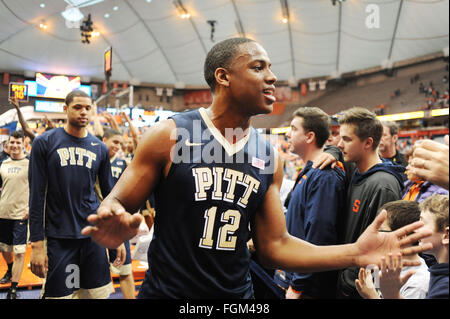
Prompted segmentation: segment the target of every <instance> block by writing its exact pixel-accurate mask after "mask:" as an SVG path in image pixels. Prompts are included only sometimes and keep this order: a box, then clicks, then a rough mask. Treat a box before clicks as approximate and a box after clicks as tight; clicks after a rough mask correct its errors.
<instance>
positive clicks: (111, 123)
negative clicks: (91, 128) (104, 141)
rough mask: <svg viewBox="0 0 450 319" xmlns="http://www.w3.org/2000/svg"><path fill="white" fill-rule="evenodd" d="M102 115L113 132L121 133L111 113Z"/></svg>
mask: <svg viewBox="0 0 450 319" xmlns="http://www.w3.org/2000/svg"><path fill="white" fill-rule="evenodd" d="M102 115H103V116H104V117H105V118H106V120H107V121H108V122H109V125H110V126H111V128H112V129H113V130H116V131H119V132H121V130H120V128H119V124H117V121H116V119H115V118H114V116H112V115H111V113H109V112H103V113H102Z"/></svg>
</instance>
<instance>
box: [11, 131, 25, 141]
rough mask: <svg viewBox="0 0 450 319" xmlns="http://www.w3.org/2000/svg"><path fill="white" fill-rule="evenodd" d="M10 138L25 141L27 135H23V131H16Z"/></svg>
mask: <svg viewBox="0 0 450 319" xmlns="http://www.w3.org/2000/svg"><path fill="white" fill-rule="evenodd" d="M9 137H14V138H20V139H22V140H23V139H24V138H25V135H24V134H23V132H22V131H14V132H12V133H11V135H9ZM8 140H9V138H8Z"/></svg>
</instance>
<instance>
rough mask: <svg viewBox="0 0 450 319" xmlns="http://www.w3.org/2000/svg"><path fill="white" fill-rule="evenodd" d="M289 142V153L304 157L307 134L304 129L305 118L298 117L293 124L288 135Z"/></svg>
mask: <svg viewBox="0 0 450 319" xmlns="http://www.w3.org/2000/svg"><path fill="white" fill-rule="evenodd" d="M286 136H287V138H288V142H289V151H291V152H292V153H294V154H297V155H298V156H300V157H302V156H303V155H304V154H305V149H306V146H307V143H306V139H307V137H306V132H305V129H304V128H303V118H301V117H299V116H296V117H295V118H294V119H293V120H292V122H291V127H290V128H289V130H288V133H287V134H286Z"/></svg>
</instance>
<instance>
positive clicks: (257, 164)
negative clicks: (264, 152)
mask: <svg viewBox="0 0 450 319" xmlns="http://www.w3.org/2000/svg"><path fill="white" fill-rule="evenodd" d="M252 166H254V167H256V168H259V169H264V166H265V163H264V161H263V160H262V159H259V158H257V157H253V158H252Z"/></svg>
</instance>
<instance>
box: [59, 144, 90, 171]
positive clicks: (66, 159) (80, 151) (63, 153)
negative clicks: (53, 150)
mask: <svg viewBox="0 0 450 319" xmlns="http://www.w3.org/2000/svg"><path fill="white" fill-rule="evenodd" d="M57 152H58V155H59V158H60V160H61V166H62V167H64V166H68V165H71V166H75V165H77V166H86V167H87V168H92V162H93V161H95V160H96V159H97V155H96V154H95V153H93V152H91V151H88V150H86V149H84V148H82V147H63V148H59V149H58V150H57ZM85 159H86V161H85Z"/></svg>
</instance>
